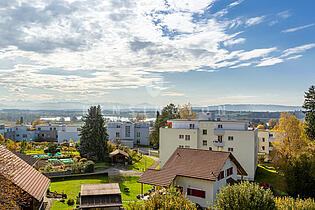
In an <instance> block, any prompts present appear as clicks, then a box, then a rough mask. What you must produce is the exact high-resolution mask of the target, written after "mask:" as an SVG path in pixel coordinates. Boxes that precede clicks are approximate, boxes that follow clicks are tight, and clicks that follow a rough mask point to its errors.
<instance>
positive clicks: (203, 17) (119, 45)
mask: <svg viewBox="0 0 315 210" xmlns="http://www.w3.org/2000/svg"><path fill="white" fill-rule="evenodd" d="M314 10H315V2H314V1H312V0H304V1H293V0H289V1H284V0H283V1H274V0H264V1H254V0H194V1H188V0H137V1H131V0H112V1H103V0H96V1H83V0H79V1H74V0H50V1H47V0H45V1H44V0H42V1H40V0H32V1H23V0H19V1H15V0H12V1H2V2H1V3H0V31H1V33H0V78H1V79H0V94H1V98H2V101H1V102H0V108H5V107H6V108H23V107H24V108H36V107H38V104H46V105H47V108H50V107H49V106H51V105H52V104H53V105H54V107H56V106H58V104H60V106H62V103H64V102H66V103H69V104H72V105H73V108H78V106H75V104H79V106H83V105H82V104H84V105H89V104H106V103H121V104H131V105H135V104H142V103H149V104H152V105H155V106H163V105H165V104H167V103H170V102H173V103H175V104H184V103H188V102H190V103H192V104H193V105H199V106H204V105H217V104H226V103H231V104H242V103H254V104H283V105H301V104H302V103H303V94H304V91H306V90H307V89H308V88H309V87H310V86H311V85H313V84H314V83H315V69H314V66H315V60H314V58H315V15H314ZM72 105H71V106H72ZM41 107H42V106H41ZM67 108H69V107H67Z"/></svg>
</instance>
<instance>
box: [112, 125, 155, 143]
mask: <svg viewBox="0 0 315 210" xmlns="http://www.w3.org/2000/svg"><path fill="white" fill-rule="evenodd" d="M149 127H150V124H149V123H132V122H109V123H108V124H107V133H108V136H109V140H110V141H111V142H114V143H119V144H121V145H123V146H129V147H130V148H133V147H134V145H149V139H148V137H149V133H150V132H149Z"/></svg>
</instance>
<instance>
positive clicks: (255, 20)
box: [246, 16, 265, 26]
mask: <svg viewBox="0 0 315 210" xmlns="http://www.w3.org/2000/svg"><path fill="white" fill-rule="evenodd" d="M264 18H265V16H260V17H254V18H249V19H248V20H247V21H246V25H247V26H253V25H257V24H259V23H262V22H263V21H264Z"/></svg>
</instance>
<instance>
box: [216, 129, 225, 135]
mask: <svg viewBox="0 0 315 210" xmlns="http://www.w3.org/2000/svg"><path fill="white" fill-rule="evenodd" d="M224 134H225V130H224V129H223V128H215V129H214V135H224Z"/></svg>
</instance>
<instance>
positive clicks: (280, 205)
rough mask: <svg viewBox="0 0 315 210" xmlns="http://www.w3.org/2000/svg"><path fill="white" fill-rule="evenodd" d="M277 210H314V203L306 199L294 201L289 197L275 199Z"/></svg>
mask: <svg viewBox="0 0 315 210" xmlns="http://www.w3.org/2000/svg"><path fill="white" fill-rule="evenodd" d="M275 201H276V207H277V209H282V210H291V209H302V210H311V209H315V201H314V200H313V199H311V198H308V199H305V200H303V199H300V198H297V199H294V198H291V197H278V198H275Z"/></svg>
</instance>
